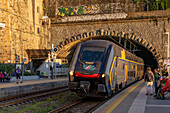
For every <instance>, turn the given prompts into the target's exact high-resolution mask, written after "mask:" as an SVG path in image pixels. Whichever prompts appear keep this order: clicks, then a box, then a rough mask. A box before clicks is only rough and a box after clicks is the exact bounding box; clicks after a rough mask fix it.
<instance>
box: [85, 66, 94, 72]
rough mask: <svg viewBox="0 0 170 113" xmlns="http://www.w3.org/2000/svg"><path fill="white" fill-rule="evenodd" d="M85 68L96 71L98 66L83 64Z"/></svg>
mask: <svg viewBox="0 0 170 113" xmlns="http://www.w3.org/2000/svg"><path fill="white" fill-rule="evenodd" d="M83 68H84V69H85V70H92V71H94V70H95V69H96V67H95V66H94V65H83Z"/></svg>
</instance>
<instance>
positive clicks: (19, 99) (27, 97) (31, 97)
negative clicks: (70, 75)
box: [0, 86, 69, 108]
mask: <svg viewBox="0 0 170 113" xmlns="http://www.w3.org/2000/svg"><path fill="white" fill-rule="evenodd" d="M67 91H69V88H68V86H63V87H59V88H52V89H48V90H43V91H37V92H32V93H27V94H21V95H16V96H10V97H5V98H1V99H0V108H2V107H5V106H12V105H17V104H24V103H28V102H31V101H36V100H40V99H44V98H48V97H50V96H53V95H56V94H58V93H62V92H67Z"/></svg>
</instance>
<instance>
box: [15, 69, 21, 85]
mask: <svg viewBox="0 0 170 113" xmlns="http://www.w3.org/2000/svg"><path fill="white" fill-rule="evenodd" d="M20 73H21V72H20V70H19V67H17V69H16V83H17V84H18V83H19V82H20V83H22V81H21V77H20ZM18 79H19V82H17V80H18Z"/></svg>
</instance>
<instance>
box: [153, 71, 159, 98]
mask: <svg viewBox="0 0 170 113" xmlns="http://www.w3.org/2000/svg"><path fill="white" fill-rule="evenodd" d="M154 77H155V82H154V83H155V96H156V92H157V91H156V90H157V88H158V81H159V75H158V72H157V69H154Z"/></svg>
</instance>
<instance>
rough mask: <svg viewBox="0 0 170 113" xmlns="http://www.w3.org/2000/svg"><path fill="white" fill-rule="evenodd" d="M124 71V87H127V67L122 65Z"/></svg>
mask: <svg viewBox="0 0 170 113" xmlns="http://www.w3.org/2000/svg"><path fill="white" fill-rule="evenodd" d="M124 66H125V67H124V70H125V85H127V76H128V68H127V65H124Z"/></svg>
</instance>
